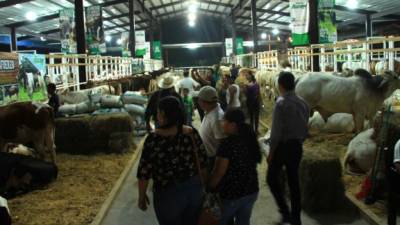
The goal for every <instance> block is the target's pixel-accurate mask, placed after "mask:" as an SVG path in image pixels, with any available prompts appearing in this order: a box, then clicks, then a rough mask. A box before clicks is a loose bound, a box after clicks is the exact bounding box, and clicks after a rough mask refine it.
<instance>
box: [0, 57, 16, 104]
mask: <svg viewBox="0 0 400 225" xmlns="http://www.w3.org/2000/svg"><path fill="white" fill-rule="evenodd" d="M18 69H19V66H18V54H17V53H8V52H0V105H6V104H9V103H11V102H16V101H18V79H17V77H18Z"/></svg>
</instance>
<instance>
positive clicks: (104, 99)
mask: <svg viewBox="0 0 400 225" xmlns="http://www.w3.org/2000/svg"><path fill="white" fill-rule="evenodd" d="M100 104H101V107H102V108H122V107H123V106H124V105H123V103H122V101H121V97H120V96H118V95H104V96H101V99H100Z"/></svg>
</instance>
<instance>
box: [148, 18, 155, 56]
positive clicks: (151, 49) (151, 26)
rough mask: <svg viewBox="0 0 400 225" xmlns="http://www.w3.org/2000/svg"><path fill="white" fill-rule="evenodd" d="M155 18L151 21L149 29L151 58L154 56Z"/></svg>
mask: <svg viewBox="0 0 400 225" xmlns="http://www.w3.org/2000/svg"><path fill="white" fill-rule="evenodd" d="M153 25H154V22H153V20H151V21H150V29H149V42H150V59H152V58H153V41H154V31H153Z"/></svg>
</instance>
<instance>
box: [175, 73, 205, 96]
mask: <svg viewBox="0 0 400 225" xmlns="http://www.w3.org/2000/svg"><path fill="white" fill-rule="evenodd" d="M199 86H200V84H199V83H198V82H197V81H195V80H194V79H193V78H191V77H189V71H188V70H185V71H184V72H183V79H181V80H180V81H179V82H178V89H179V93H180V94H183V93H182V92H183V89H184V88H187V89H188V90H189V95H190V96H192V94H193V91H194V89H195V88H197V87H199Z"/></svg>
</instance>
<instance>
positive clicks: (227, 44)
mask: <svg viewBox="0 0 400 225" xmlns="http://www.w3.org/2000/svg"><path fill="white" fill-rule="evenodd" d="M225 51H226V56H230V55H232V54H233V40H232V38H225Z"/></svg>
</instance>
